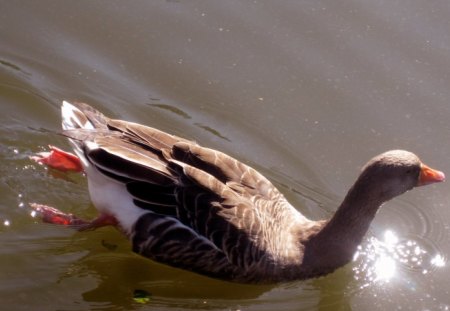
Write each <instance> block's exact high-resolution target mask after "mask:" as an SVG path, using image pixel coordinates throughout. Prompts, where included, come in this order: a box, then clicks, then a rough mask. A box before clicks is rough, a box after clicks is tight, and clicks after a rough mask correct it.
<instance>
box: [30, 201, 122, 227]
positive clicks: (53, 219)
mask: <svg viewBox="0 0 450 311" xmlns="http://www.w3.org/2000/svg"><path fill="white" fill-rule="evenodd" d="M30 206H31V208H32V209H33V210H34V211H35V212H36V213H37V214H38V216H39V217H40V218H42V221H43V222H46V223H50V224H54V225H63V226H67V227H71V228H73V229H76V230H78V231H85V230H94V229H97V228H100V227H104V226H117V225H118V222H117V220H116V218H115V217H114V216H111V215H108V214H100V215H99V216H98V217H97V218H95V219H94V220H92V221H87V220H84V219H81V218H79V217H77V216H75V215H73V214H68V213H64V212H62V211H60V210H59V209H56V208H54V207H51V206H48V205H44V204H38V203H30Z"/></svg>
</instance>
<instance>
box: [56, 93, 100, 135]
mask: <svg viewBox="0 0 450 311" xmlns="http://www.w3.org/2000/svg"><path fill="white" fill-rule="evenodd" d="M61 117H62V127H63V129H64V130H71V129H76V128H84V129H94V125H93V124H92V123H91V122H89V120H88V119H87V118H86V117H85V116H84V113H83V112H82V111H81V110H80V109H78V108H77V107H76V106H74V105H73V104H71V103H69V102H68V101H66V100H63V102H62V105H61Z"/></svg>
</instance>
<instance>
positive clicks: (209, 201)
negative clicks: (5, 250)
mask: <svg viewBox="0 0 450 311" xmlns="http://www.w3.org/2000/svg"><path fill="white" fill-rule="evenodd" d="M62 126H63V134H64V135H65V136H67V137H68V138H69V141H70V142H71V144H72V145H73V147H74V150H75V153H76V156H74V155H72V154H70V153H66V152H64V151H62V150H60V149H57V148H56V147H51V149H52V150H51V151H50V152H48V153H41V154H39V155H38V156H36V157H34V158H33V159H34V160H36V161H38V162H42V163H45V164H47V165H49V166H53V167H55V168H58V169H61V170H75V171H81V170H82V171H84V173H85V174H86V176H87V180H88V185H89V193H90V196H91V200H92V202H93V204H94V205H95V207H96V208H97V209H98V211H99V212H100V216H99V217H98V218H97V219H95V220H93V221H90V222H88V221H85V220H82V219H80V218H78V217H76V216H74V215H72V214H65V213H63V212H61V211H60V210H57V209H55V208H52V207H49V206H46V205H42V204H36V203H33V204H31V205H32V207H33V208H34V209H35V210H36V211H38V212H40V214H41V215H42V217H43V218H44V220H46V221H48V222H51V223H55V224H66V225H70V226H73V227H76V228H78V229H79V230H85V229H92V228H96V227H100V226H103V225H114V226H116V227H118V228H119V229H120V230H121V231H123V232H124V234H125V235H126V236H127V237H128V238H129V239H130V240H131V243H132V248H133V251H135V252H136V253H138V254H141V255H143V256H145V257H148V258H151V259H153V260H155V261H157V262H161V263H164V264H167V265H170V266H173V267H177V268H182V269H186V270H190V271H193V272H197V273H200V274H203V275H207V276H210V277H214V278H219V279H223V280H229V281H236V282H243V283H276V282H283V281H291V280H299V279H306V278H311V277H317V276H321V275H325V274H328V273H330V272H333V271H334V270H335V269H337V268H339V267H341V266H343V265H345V264H346V263H348V262H349V261H351V260H352V257H353V254H354V253H355V251H356V249H357V246H358V245H359V244H360V243H361V241H362V238H363V236H364V235H365V234H366V232H367V230H368V228H369V225H370V223H371V221H372V220H373V218H374V216H375V214H376V212H377V210H378V209H379V207H380V206H381V205H382V204H383V203H384V202H386V201H388V200H390V199H392V198H394V197H396V196H398V195H400V194H402V193H404V192H406V191H408V190H410V189H412V188H414V187H416V186H421V185H426V184H430V183H434V182H441V181H444V179H445V175H444V174H443V173H442V172H440V171H437V170H434V169H431V168H430V167H428V166H426V165H425V164H423V163H422V162H421V161H420V160H419V158H418V157H417V156H416V155H414V154H413V153H411V152H408V151H403V150H393V151H388V152H385V153H383V154H380V155H378V156H376V157H374V158H373V159H371V160H370V161H369V162H368V163H367V164H366V165H365V166H364V168H363V170H362V172H361V174H360V176H359V177H358V178H357V180H356V182H355V184H354V185H353V186H352V187H351V188H350V190H349V192H348V194H347V195H346V197H345V199H344V201H343V202H342V204H341V205H340V206H339V208H338V209H337V212H336V213H335V214H334V216H332V217H331V219H329V220H319V221H313V220H309V219H307V218H306V217H305V216H303V215H302V214H300V213H299V212H298V211H297V210H296V209H295V208H294V207H293V206H292V205H291V204H289V202H288V201H287V200H286V199H285V197H284V196H283V194H282V193H281V192H280V191H279V190H277V189H276V188H275V187H274V186H273V185H272V183H271V182H270V181H269V180H268V179H266V178H265V177H264V176H263V175H261V174H260V173H258V172H257V171H256V170H254V169H253V168H251V167H249V166H247V165H245V164H244V163H242V162H239V161H238V160H236V159H234V158H232V157H230V156H228V155H226V154H224V153H222V152H219V151H216V150H213V149H208V148H205V147H202V146H200V145H198V144H197V143H195V142H193V141H189V140H186V139H183V138H180V137H177V136H174V135H170V134H167V133H165V132H162V131H160V130H157V129H154V128H151V127H147V126H144V125H140V124H136V123H132V122H127V121H122V120H114V119H110V118H107V117H106V116H104V115H103V114H101V113H100V112H98V111H97V110H95V109H94V108H92V107H91V106H89V105H87V104H82V103H69V102H66V101H64V102H63V105H62Z"/></svg>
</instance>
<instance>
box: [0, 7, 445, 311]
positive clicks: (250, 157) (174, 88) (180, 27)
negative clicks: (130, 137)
mask: <svg viewBox="0 0 450 311" xmlns="http://www.w3.org/2000/svg"><path fill="white" fill-rule="evenodd" d="M449 86H450V5H449V3H448V1H435V0H432V1H426V2H422V1H395V2H392V1H376V2H375V1H363V2H352V1H253V2H250V1H247V2H241V1H215V2H208V1H189V2H186V1H123V2H119V1H76V2H68V1H0V105H1V106H0V107H1V111H2V113H1V115H0V159H1V160H2V165H1V166H0V196H1V198H2V199H1V200H0V245H1V247H0V302H1V305H2V307H1V308H2V310H123V309H139V310H169V309H171V310H172V309H209V310H349V309H354V310H394V309H399V310H400V309H401V310H448V308H449V307H450V298H449V297H450V295H449V291H450V285H449V283H448V279H449V275H450V274H449V272H450V271H449V262H448V258H449V253H450V243H449V242H450V234H449V223H450V209H449V199H450V195H449V190H450V184H449V183H447V184H439V185H434V186H430V187H424V188H421V189H415V190H414V191H412V192H410V193H408V194H406V195H403V196H402V197H401V198H399V199H396V200H394V201H392V202H390V203H388V204H386V205H385V206H384V207H383V208H382V210H381V211H380V213H379V214H378V215H377V218H376V219H375V221H374V223H373V225H372V227H371V232H370V234H369V235H368V236H367V238H366V239H365V241H364V243H363V245H362V246H361V250H360V252H359V254H358V257H357V259H356V260H355V262H353V263H352V264H349V265H348V266H346V267H345V268H343V269H340V270H338V271H337V272H336V273H334V274H332V275H329V276H327V277H324V278H320V279H316V280H310V281H305V282H295V283H292V284H285V285H279V286H271V287H261V286H246V285H236V284H231V283H226V282H221V281H218V280H211V279H208V278H205V277H201V276H198V275H194V274H191V273H188V272H184V271H179V270H176V269H172V268H169V267H165V266H162V265H159V264H156V263H153V262H150V261H149V260H146V259H143V258H140V257H138V256H137V255H134V254H132V253H131V251H130V245H129V243H128V242H127V241H126V240H125V239H124V238H123V237H122V236H121V235H120V234H119V233H118V232H116V231H115V230H114V229H112V228H105V229H101V230H98V231H95V232H84V233H74V232H73V231H70V230H67V229H65V228H59V227H55V226H51V225H46V224H42V223H40V222H38V221H36V220H35V219H34V218H32V217H31V216H30V209H29V208H28V207H27V202H32V201H35V202H41V203H47V204H50V205H54V206H58V207H59V208H61V209H63V210H65V211H69V212H73V213H76V214H78V215H80V216H84V217H93V216H94V215H95V209H94V207H93V206H91V205H90V203H89V198H88V195H87V188H86V182H85V181H84V179H83V178H82V177H81V176H76V175H65V174H62V175H59V176H58V175H57V176H54V175H53V173H50V172H48V171H47V170H45V169H44V168H43V167H40V166H37V165H35V164H33V163H31V162H30V161H29V160H28V156H29V155H31V154H33V153H34V152H36V151H40V150H42V149H43V148H45V146H46V145H48V144H54V145H57V146H61V147H64V148H68V144H67V142H66V141H65V139H63V138H62V137H59V136H57V135H54V134H51V133H48V131H47V130H50V131H53V130H57V129H59V124H60V119H59V103H60V101H61V100H62V99H68V100H81V101H86V102H88V103H91V104H92V105H94V106H95V107H97V108H98V109H100V110H102V111H104V112H105V113H106V114H108V115H111V116H114V117H120V118H123V119H126V120H131V121H137V122H141V123H144V124H148V125H152V126H154V127H158V128H161V129H163V130H166V131H169V132H172V133H175V134H178V135H182V136H184V137H187V138H192V139H195V140H197V141H199V142H201V143H202V144H203V145H206V146H210V147H213V148H217V149H220V150H223V151H225V152H227V153H229V154H232V155H234V156H236V157H238V158H239V159H241V160H242V161H244V162H247V163H250V164H251V165H253V166H254V167H256V168H257V169H259V170H260V171H261V172H263V173H264V174H265V175H266V176H267V177H269V178H270V179H271V180H272V181H273V182H274V183H275V184H276V185H278V186H279V187H280V189H281V190H282V191H283V192H284V193H285V195H286V196H287V197H288V198H289V200H290V201H291V202H292V203H294V204H295V205H296V206H297V208H298V209H299V210H300V211H301V212H302V213H304V214H305V215H307V216H308V217H310V218H314V219H318V218H322V217H328V216H329V215H330V214H331V213H332V212H333V211H334V210H335V208H336V206H337V205H338V204H339V202H340V200H341V199H342V197H343V196H344V195H345V192H346V190H347V189H348V188H349V186H350V185H351V184H352V182H353V181H354V179H355V177H356V175H357V174H358V170H359V168H360V167H361V166H362V165H363V164H364V163H365V162H366V161H367V160H368V159H369V158H371V157H372V156H373V155H375V154H378V153H380V152H382V151H385V150H388V149H392V148H404V149H408V150H411V151H414V152H416V153H417V154H419V155H420V156H421V157H422V158H423V160H424V161H425V162H427V163H429V164H430V165H431V166H434V167H436V168H439V169H441V170H443V171H445V172H446V173H447V174H450V156H449V154H450V144H449V143H448V142H449V139H448V138H449V137H450V125H449V124H450V122H449V120H450V104H449V99H450V87H449ZM137 289H140V290H145V291H147V292H149V293H151V295H152V296H151V300H150V301H149V302H148V303H146V304H139V303H137V302H136V301H134V300H133V292H134V291H135V290H137Z"/></svg>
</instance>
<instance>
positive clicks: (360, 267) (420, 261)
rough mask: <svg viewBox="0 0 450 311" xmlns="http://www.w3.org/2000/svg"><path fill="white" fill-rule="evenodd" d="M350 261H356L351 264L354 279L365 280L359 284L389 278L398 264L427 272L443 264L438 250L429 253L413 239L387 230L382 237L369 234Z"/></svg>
mask: <svg viewBox="0 0 450 311" xmlns="http://www.w3.org/2000/svg"><path fill="white" fill-rule="evenodd" d="M354 261H356V262H358V264H357V266H356V267H355V268H353V270H354V272H355V279H356V280H363V281H365V282H364V284H363V285H362V286H361V287H362V288H363V287H367V286H369V285H370V284H372V283H379V282H389V281H391V280H392V279H393V278H395V277H396V276H397V274H398V271H399V268H401V267H403V268H406V269H409V270H416V271H420V272H421V273H422V274H427V273H428V272H429V271H430V269H437V268H442V267H444V266H445V258H444V257H443V256H442V255H441V254H439V253H437V254H433V253H432V251H430V250H426V249H425V248H424V247H423V246H421V245H420V243H418V242H417V241H414V240H411V239H409V240H403V241H402V240H400V239H399V238H398V236H397V235H396V234H395V232H393V231H391V230H386V231H385V232H384V234H383V239H382V240H378V239H376V238H375V237H371V238H369V240H368V242H367V243H365V244H362V245H360V246H359V247H358V251H357V252H356V254H355V256H354Z"/></svg>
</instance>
